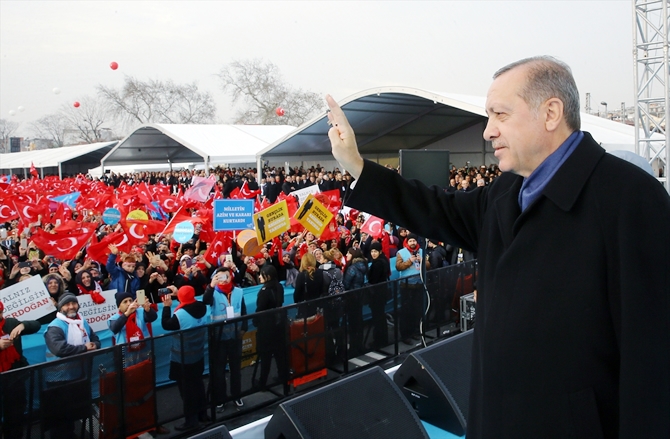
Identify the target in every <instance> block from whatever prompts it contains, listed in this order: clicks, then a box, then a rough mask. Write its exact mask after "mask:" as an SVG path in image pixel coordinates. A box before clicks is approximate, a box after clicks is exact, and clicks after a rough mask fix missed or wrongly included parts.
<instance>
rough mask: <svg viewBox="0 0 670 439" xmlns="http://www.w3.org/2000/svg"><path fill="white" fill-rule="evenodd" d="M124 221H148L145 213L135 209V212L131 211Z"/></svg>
mask: <svg viewBox="0 0 670 439" xmlns="http://www.w3.org/2000/svg"><path fill="white" fill-rule="evenodd" d="M126 219H129V220H143V221H146V220H148V219H149V215H147V213H146V212H145V211H143V210H139V209H136V210H133V211H132V212H129V213H128V216H127V217H126Z"/></svg>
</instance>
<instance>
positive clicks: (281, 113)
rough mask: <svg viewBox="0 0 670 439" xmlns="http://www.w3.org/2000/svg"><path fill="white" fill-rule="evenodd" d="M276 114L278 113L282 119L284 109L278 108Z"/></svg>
mask: <svg viewBox="0 0 670 439" xmlns="http://www.w3.org/2000/svg"><path fill="white" fill-rule="evenodd" d="M275 113H277V116H279V117H282V116H283V115H284V109H283V108H282V107H277V109H276V110H275Z"/></svg>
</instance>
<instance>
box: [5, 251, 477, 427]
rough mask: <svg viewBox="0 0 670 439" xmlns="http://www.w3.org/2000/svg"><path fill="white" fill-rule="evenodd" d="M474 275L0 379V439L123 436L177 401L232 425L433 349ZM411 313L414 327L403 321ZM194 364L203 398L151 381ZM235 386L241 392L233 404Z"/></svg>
mask: <svg viewBox="0 0 670 439" xmlns="http://www.w3.org/2000/svg"><path fill="white" fill-rule="evenodd" d="M476 276H477V272H476V261H471V262H468V263H465V264H459V265H456V266H451V267H445V268H440V269H436V270H431V271H428V272H427V275H426V279H425V288H426V289H427V291H428V293H429V295H428V296H426V294H425V293H424V291H425V290H424V288H423V285H421V286H419V287H416V286H414V285H412V284H410V283H408V280H410V279H408V278H401V279H397V280H394V281H390V282H385V283H382V284H376V285H366V286H365V287H363V288H361V289H358V290H352V291H348V292H346V293H344V294H342V295H339V296H337V297H325V298H321V299H317V300H314V301H311V302H309V303H302V304H294V305H290V306H286V307H283V308H280V309H276V310H269V311H264V312H261V313H255V314H251V315H248V316H243V317H238V318H235V319H231V320H228V321H222V322H215V323H211V324H209V325H208V326H206V327H201V328H194V329H190V330H184V331H175V332H173V333H169V334H164V335H160V336H158V337H154V338H149V339H146V340H143V341H141V342H137V343H132V344H126V345H118V346H114V347H110V348H106V349H101V350H98V351H91V352H88V353H85V354H81V355H77V356H74V357H70V358H65V359H60V360H57V361H53V362H47V363H43V364H37V365H34V366H29V367H26V368H23V369H19V370H16V371H10V372H5V373H3V374H0V392H1V394H2V413H3V431H4V433H5V436H4V437H23V438H43V437H51V438H56V437H68V435H70V436H71V434H70V433H71V432H75V433H76V434H77V435H78V436H79V437H91V438H96V439H105V438H119V437H126V436H130V435H132V434H137V433H141V432H143V431H148V430H152V429H154V428H156V426H159V425H164V424H166V423H169V422H172V421H176V420H178V419H180V418H183V417H184V415H185V413H184V409H183V405H182V398H181V397H180V394H181V396H185V397H186V398H189V397H190V398H192V400H194V401H195V404H196V406H195V407H194V406H191V408H190V410H191V411H193V410H195V412H196V413H197V414H198V415H199V419H200V420H201V421H202V420H204V421H206V422H209V423H217V422H220V421H224V420H229V419H231V418H233V417H236V416H239V415H240V414H241V413H244V412H250V411H253V410H255V409H257V408H259V407H262V406H267V405H270V404H273V403H276V402H277V401H279V400H281V399H282V398H284V397H286V396H288V395H290V394H292V393H296V392H300V391H302V390H303V389H307V388H310V387H312V386H313V385H315V384H316V385H320V384H321V383H323V382H324V381H328V380H331V379H335V378H337V377H340V376H342V375H345V374H348V373H351V372H352V371H354V370H356V369H360V368H365V367H371V366H373V365H376V364H380V363H384V362H388V361H390V360H392V359H393V358H394V357H396V356H398V355H399V354H401V353H403V352H406V351H409V350H412V349H415V348H416V347H417V346H418V345H419V344H420V342H419V340H420V339H423V341H425V343H426V344H430V343H431V342H432V341H434V340H435V339H440V338H444V337H448V336H450V335H453V334H455V333H457V332H458V318H459V316H458V312H459V309H460V307H459V298H460V296H462V295H464V294H469V293H471V292H472V290H473V288H474V287H475V285H476ZM410 282H411V280H410ZM428 305H430V306H428ZM426 308H428V310H427V313H426V312H425V311H426ZM416 310H419V312H420V313H421V315H419V316H418V317H417V315H416V314H414V315H413V314H412V313H415V312H416ZM245 321H246V324H247V325H246V326H247V327H248V331H247V332H246V333H244V334H243V333H242V331H241V328H242V327H243V326H245V325H243V323H245ZM239 337H241V338H239ZM239 346H242V354H241V357H240V363H241V368H240V371H239V381H237V380H236V379H235V378H234V377H231V374H235V373H236V370H235V369H236V368H235V367H234V366H233V368H232V369H231V368H230V367H229V366H228V368H227V369H228V371H226V366H224V365H223V364H222V361H223V360H222V358H223V356H224V354H228V351H229V350H231V349H238V348H239ZM273 357H274V360H271V361H270V359H271V358H273ZM261 358H262V359H264V361H265V362H266V367H265V369H266V370H265V374H266V375H267V376H265V377H263V376H262V374H263V369H264V367H263V366H262V363H263V361H259V359H261ZM198 361H201V362H202V367H201V368H200V369H204V372H200V374H201V376H202V379H201V380H200V382H202V388H200V384H198V382H197V380H196V382H195V384H194V382H193V381H192V380H191V381H186V382H182V386H176V385H175V382H174V381H165V382H166V383H167V384H164V385H159V386H157V385H156V382H157V377H166V376H167V377H169V378H170V380H174V379H176V377H177V376H179V377H181V378H183V377H189V376H193V375H194V373H195V376H198V375H197V371H198V366H197V362H198ZM277 362H278V363H279V367H277ZM264 378H267V381H266V382H265V383H263V382H262V379H264ZM158 381H159V382H161V380H158ZM224 381H225V385H224ZM238 382H239V386H240V388H239V392H240V393H239V394H231V386H235V385H237V383H238ZM232 390H233V391H235V389H232ZM189 392H190V393H189ZM187 393H188V394H189V396H187V395H186V394H187ZM237 398H244V400H245V405H244V407H243V408H241V409H239V408H238V409H236V410H229V409H228V410H225V411H221V410H220V409H219V410H217V405H221V404H224V405H225V404H228V405H229V406H230V405H231V404H232V403H231V401H233V400H235V399H237ZM187 414H188V413H187ZM12 429H13V431H14V433H13V434H14V435H15V436H12V435H11V434H12V433H10V430H12ZM47 432H50V436H48V435H47Z"/></svg>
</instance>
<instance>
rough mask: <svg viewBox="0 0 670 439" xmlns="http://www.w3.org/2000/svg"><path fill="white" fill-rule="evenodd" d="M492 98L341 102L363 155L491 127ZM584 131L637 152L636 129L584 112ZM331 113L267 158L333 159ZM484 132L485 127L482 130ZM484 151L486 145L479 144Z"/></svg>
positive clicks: (364, 95) (370, 93)
mask: <svg viewBox="0 0 670 439" xmlns="http://www.w3.org/2000/svg"><path fill="white" fill-rule="evenodd" d="M485 103H486V98H484V97H481V96H467V95H459V94H454V93H443V92H433V91H426V90H421V89H416V88H411V87H397V86H392V87H379V88H373V89H369V90H364V91H361V92H359V93H356V94H354V95H352V96H349V97H347V98H345V99H343V100H342V101H340V106H341V107H342V109H343V111H344V112H345V114H346V115H347V118H348V119H349V122H350V123H351V125H352V126H353V127H354V130H355V132H356V140H357V142H358V147H359V150H360V151H361V154H362V155H363V156H365V155H371V154H377V153H397V151H398V150H399V149H422V148H426V147H427V146H429V145H431V144H433V143H435V142H437V141H439V140H441V139H444V138H446V137H449V136H451V135H453V134H456V133H458V132H460V131H463V130H465V129H467V128H469V127H472V126H475V125H477V124H480V123H483V124H485V123H486V120H487V116H486V111H485ZM581 117H582V130H584V131H588V132H590V133H591V134H592V135H593V138H594V139H595V140H596V141H597V142H600V144H601V145H602V146H603V147H604V148H605V149H606V150H608V151H611V150H627V151H631V152H634V151H635V128H634V127H633V126H630V125H625V124H622V123H619V122H614V121H612V120H608V119H605V118H601V117H597V116H594V115H590V114H586V113H581ZM329 128H330V127H329V126H328V125H327V118H326V113H322V114H320V115H318V116H316V117H315V118H313V119H312V120H310V121H309V122H307V123H305V124H304V125H302V126H301V127H299V128H298V129H296V130H295V131H294V132H292V133H291V134H289V135H288V136H286V137H285V138H283V139H279V140H277V141H275V142H274V143H272V144H271V145H268V147H267V148H265V149H263V150H262V151H261V152H260V153H259V154H260V155H261V156H263V157H289V156H296V155H313V156H314V155H324V156H326V155H331V148H330V141H329V140H328V136H327V132H328V129H329ZM482 130H483V128H482ZM477 148H478V150H480V149H481V145H477Z"/></svg>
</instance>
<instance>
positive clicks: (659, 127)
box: [633, 0, 670, 192]
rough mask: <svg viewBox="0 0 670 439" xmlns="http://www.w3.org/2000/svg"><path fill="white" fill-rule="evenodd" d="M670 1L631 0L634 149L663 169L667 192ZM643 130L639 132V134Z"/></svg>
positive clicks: (668, 181)
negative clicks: (669, 3)
mask: <svg viewBox="0 0 670 439" xmlns="http://www.w3.org/2000/svg"><path fill="white" fill-rule="evenodd" d="M668 1H669V0H657V1H640V0H633V26H634V29H633V46H634V49H633V63H634V72H633V75H634V79H635V113H634V115H635V152H636V153H637V154H639V155H641V156H642V157H644V158H646V159H647V160H648V161H649V163H651V164H652V165H654V163H656V165H659V164H660V166H661V167H662V169H663V179H662V181H663V182H664V184H665V188H666V189H667V190H668V191H669V192H670V178H668V163H670V130H669V129H668V128H669V127H668V125H667V120H668V109H669V108H670V65H669V62H668V58H669V53H668V52H669V48H668V36H669V34H670V31H669V29H670V8H669V7H668ZM640 131H642V133H640Z"/></svg>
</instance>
